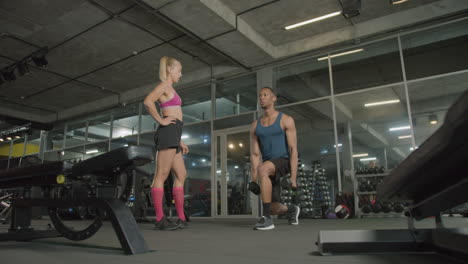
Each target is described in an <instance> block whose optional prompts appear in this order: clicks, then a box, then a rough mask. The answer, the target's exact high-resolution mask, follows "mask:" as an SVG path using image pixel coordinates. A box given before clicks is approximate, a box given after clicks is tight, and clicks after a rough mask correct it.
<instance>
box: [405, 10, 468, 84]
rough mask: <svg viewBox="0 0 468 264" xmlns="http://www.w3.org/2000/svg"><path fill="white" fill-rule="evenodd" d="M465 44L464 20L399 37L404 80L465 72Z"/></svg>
mask: <svg viewBox="0 0 468 264" xmlns="http://www.w3.org/2000/svg"><path fill="white" fill-rule="evenodd" d="M467 41H468V19H465V20H463V21H460V22H457V23H452V24H448V25H443V26H440V27H435V28H431V29H428V30H424V31H420V32H416V33H413V34H409V35H404V36H402V37H401V44H402V48H403V58H404V61H405V69H406V79H407V80H413V79H418V78H422V77H428V76H433V75H438V74H443V73H448V72H454V71H460V70H466V69H468V60H467V59H466V58H468V49H467V48H466V46H467V44H466V43H467ZM461 58H464V59H461Z"/></svg>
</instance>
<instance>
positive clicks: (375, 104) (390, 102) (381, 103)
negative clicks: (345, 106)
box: [364, 99, 400, 107]
mask: <svg viewBox="0 0 468 264" xmlns="http://www.w3.org/2000/svg"><path fill="white" fill-rule="evenodd" d="M399 102H400V100H398V99H397V100H388V101H382V102H375V103H367V104H364V106H365V107H371V106H377V105H386V104H396V103H399Z"/></svg>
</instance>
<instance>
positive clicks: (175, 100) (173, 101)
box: [159, 91, 182, 108]
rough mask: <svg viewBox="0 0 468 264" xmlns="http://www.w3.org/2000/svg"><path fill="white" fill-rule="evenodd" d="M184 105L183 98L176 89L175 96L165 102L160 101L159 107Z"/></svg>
mask: <svg viewBox="0 0 468 264" xmlns="http://www.w3.org/2000/svg"><path fill="white" fill-rule="evenodd" d="M181 105H182V99H180V97H179V95H178V94H177V93H176V92H175V91H174V96H173V97H172V99H170V100H167V101H166V102H164V103H159V107H161V108H165V107H168V106H181Z"/></svg>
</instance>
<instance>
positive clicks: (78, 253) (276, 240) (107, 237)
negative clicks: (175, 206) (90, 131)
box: [0, 217, 468, 264]
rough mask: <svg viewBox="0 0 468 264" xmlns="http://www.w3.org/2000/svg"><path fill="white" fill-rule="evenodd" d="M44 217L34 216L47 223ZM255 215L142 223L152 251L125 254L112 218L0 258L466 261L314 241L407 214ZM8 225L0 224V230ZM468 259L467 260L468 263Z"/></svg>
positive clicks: (3, 250) (453, 223)
mask: <svg viewBox="0 0 468 264" xmlns="http://www.w3.org/2000/svg"><path fill="white" fill-rule="evenodd" d="M444 221H445V223H446V225H447V226H449V227H467V226H468V218H461V217H444ZM47 223H48V222H47V221H46V220H40V221H35V222H34V226H35V227H36V228H38V229H39V228H41V227H42V228H44V227H45V226H46V224H47ZM254 223H255V219H229V220H216V219H194V221H193V222H191V225H190V228H189V229H186V230H177V231H171V232H164V231H156V230H153V229H152V225H151V224H140V229H141V231H142V233H143V236H144V237H145V239H146V242H147V243H148V245H149V246H150V247H151V248H152V249H154V250H155V251H154V252H150V253H145V254H139V255H134V256H127V255H124V254H123V253H122V251H121V250H120V244H119V242H118V240H117V237H116V235H115V234H114V232H113V229H112V226H111V225H110V223H107V222H106V223H105V225H104V226H103V228H102V229H101V230H99V232H98V233H97V234H96V235H95V236H93V237H92V238H90V239H88V240H85V241H81V242H74V241H70V240H67V239H65V238H48V239H41V240H35V241H31V242H0V263H2V264H8V263H31V261H34V262H33V263H34V264H37V263H66V264H73V263H99V262H102V263H112V264H119V263H125V264H128V263H220V264H221V263H236V264H238V263H243V264H244V263H269V264H271V263H281V264H287V263H324V264H325V263H372V264H388V263H411V264H418V263H424V264H432V263H464V262H462V261H459V260H454V259H451V258H447V257H445V256H442V255H438V254H432V253H430V254H429V253H428V254H410V253H405V254H374V255H340V256H319V255H318V253H317V247H316V245H315V242H316V240H317V233H318V231H320V230H346V229H392V228H406V220H405V219H404V218H379V219H377V218H372V219H346V220H343V219H330V220H322V219H320V220H313V219H306V220H301V222H300V225H299V226H289V225H287V223H286V220H276V221H275V225H276V228H275V229H274V230H271V231H254V230H252V226H253V224H254ZM433 226H434V224H433V219H427V220H424V221H422V222H417V227H421V228H428V227H433ZM7 228H8V226H6V225H0V232H5V231H6V230H7ZM466 263H468V262H466Z"/></svg>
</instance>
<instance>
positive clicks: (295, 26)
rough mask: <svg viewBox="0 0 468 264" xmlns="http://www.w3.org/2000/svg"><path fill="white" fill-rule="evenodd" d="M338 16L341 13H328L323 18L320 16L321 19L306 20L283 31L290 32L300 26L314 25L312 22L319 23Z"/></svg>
mask: <svg viewBox="0 0 468 264" xmlns="http://www.w3.org/2000/svg"><path fill="white" fill-rule="evenodd" d="M339 15H341V11H338V12H334V13H330V14H328V15H324V16H321V17H316V18H312V19H309V20H306V21H302V22H299V23H296V24H294V25H290V26H287V27H285V29H286V30H290V29H293V28H297V27H301V26H304V25H307V24H310V23H314V22H317V21H320V20H324V19H327V18H330V17H334V16H339Z"/></svg>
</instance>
